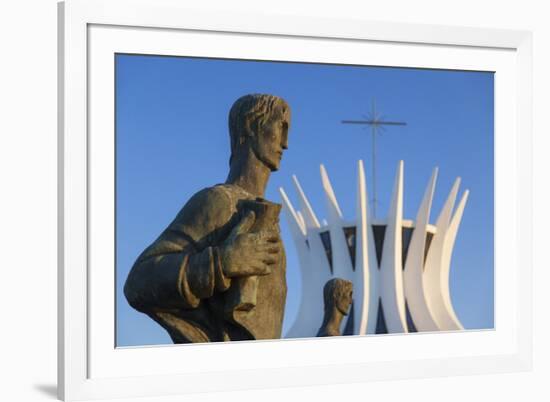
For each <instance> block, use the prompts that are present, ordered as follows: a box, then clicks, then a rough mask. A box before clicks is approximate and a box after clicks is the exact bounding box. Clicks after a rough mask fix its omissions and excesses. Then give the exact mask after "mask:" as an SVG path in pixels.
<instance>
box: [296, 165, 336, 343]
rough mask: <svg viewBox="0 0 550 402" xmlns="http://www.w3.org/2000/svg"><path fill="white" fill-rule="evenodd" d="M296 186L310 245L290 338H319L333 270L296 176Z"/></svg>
mask: <svg viewBox="0 0 550 402" xmlns="http://www.w3.org/2000/svg"><path fill="white" fill-rule="evenodd" d="M293 180H294V186H295V188H296V192H297V193H298V196H299V199H300V207H301V210H300V212H299V213H297V215H298V216H302V217H303V221H304V223H305V227H306V239H307V244H308V245H309V247H308V249H307V252H308V255H309V258H308V265H307V266H306V267H302V272H303V276H302V278H303V280H304V282H303V284H302V289H303V293H302V298H301V300H302V301H301V303H300V311H299V315H298V316H297V319H296V321H295V325H293V326H292V328H291V331H289V332H288V335H287V336H288V337H304V336H307V337H310V336H315V335H316V334H317V330H318V329H319V328H320V326H321V324H322V322H323V314H324V308H323V307H324V301H323V287H324V285H325V283H326V282H327V281H328V280H329V279H330V278H331V277H332V276H331V273H330V266H329V263H328V260H327V257H326V253H325V248H324V246H323V243H322V241H321V237H320V235H319V232H320V224H319V220H318V219H317V216H316V215H315V212H314V211H313V208H311V204H310V203H309V200H308V199H307V197H306V195H305V194H304V191H303V190H302V187H301V186H300V183H299V182H298V179H297V178H296V176H293Z"/></svg>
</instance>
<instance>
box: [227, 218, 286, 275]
mask: <svg viewBox="0 0 550 402" xmlns="http://www.w3.org/2000/svg"><path fill="white" fill-rule="evenodd" d="M255 219H256V215H255V214H254V212H253V211H249V212H248V213H247V214H246V215H245V217H244V218H243V219H242V220H241V221H240V222H239V223H238V224H237V226H235V227H234V228H233V230H232V231H231V233H230V235H229V236H228V238H227V240H226V241H225V242H224V244H223V245H222V247H221V258H222V269H223V273H224V275H225V276H227V277H229V278H231V277H239V276H253V275H267V274H270V273H271V269H272V268H273V266H274V265H275V264H276V263H277V262H278V261H279V254H280V251H281V246H280V243H279V236H278V235H277V233H273V232H268V231H262V232H258V233H248V231H249V230H250V228H251V227H252V225H253V224H254V221H255Z"/></svg>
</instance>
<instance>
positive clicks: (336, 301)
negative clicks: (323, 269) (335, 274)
mask: <svg viewBox="0 0 550 402" xmlns="http://www.w3.org/2000/svg"><path fill="white" fill-rule="evenodd" d="M323 297H324V301H325V311H326V310H329V309H332V307H336V309H337V310H338V311H340V313H342V314H343V315H348V312H349V307H350V305H351V302H352V297H353V283H351V282H350V281H347V280H345V279H340V278H334V279H331V280H330V281H328V282H327V283H326V284H325V287H324V288H323Z"/></svg>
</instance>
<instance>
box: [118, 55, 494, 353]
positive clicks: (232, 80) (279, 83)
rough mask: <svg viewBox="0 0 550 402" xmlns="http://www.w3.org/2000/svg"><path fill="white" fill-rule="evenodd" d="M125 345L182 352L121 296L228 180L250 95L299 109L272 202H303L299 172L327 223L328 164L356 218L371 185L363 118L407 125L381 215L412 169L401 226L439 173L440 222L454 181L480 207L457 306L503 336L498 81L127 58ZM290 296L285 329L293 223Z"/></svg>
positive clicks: (294, 296)
mask: <svg viewBox="0 0 550 402" xmlns="http://www.w3.org/2000/svg"><path fill="white" fill-rule="evenodd" d="M116 69H117V74H116V179H117V188H116V212H117V214H116V240H117V257H116V278H117V295H116V298H117V305H116V309H117V323H116V327H117V334H116V338H117V339H116V344H117V346H135V345H150V344H166V343H171V341H170V338H169V337H168V335H167V334H166V333H165V331H164V330H163V329H162V328H161V327H160V326H158V324H156V323H155V322H153V321H152V320H151V319H150V318H148V317H147V316H145V315H144V314H141V313H139V312H137V311H135V310H133V309H132V308H131V307H130V306H129V305H128V304H127V302H126V300H125V298H124V294H123V292H122V287H123V285H124V281H125V279H126V276H127V275H128V272H129V270H130V268H131V266H132V264H133V262H134V260H135V258H136V257H137V256H138V255H139V254H140V252H141V251H142V250H143V249H144V248H145V247H146V246H148V245H149V244H150V243H151V242H152V241H153V240H154V239H155V238H156V237H157V236H158V235H159V234H160V232H161V231H162V230H163V229H164V228H165V227H166V226H167V225H168V223H170V221H171V220H172V219H173V218H174V216H175V215H176V214H177V212H178V211H179V210H180V208H181V207H182V206H183V205H184V204H185V202H186V201H187V200H188V199H189V198H190V197H191V196H192V195H193V194H194V193H195V192H197V191H198V190H200V189H202V188H204V187H207V186H211V185H214V184H216V183H222V182H224V181H225V179H226V176H227V172H228V159H229V134H228V130H227V115H228V112H229V109H230V107H231V105H232V104H233V102H234V101H235V100H236V99H237V98H239V97H240V96H242V95H244V94H247V93H271V94H274V95H278V96H281V97H283V98H284V99H285V100H286V101H287V102H288V103H289V105H290V107H291V109H292V122H291V128H290V134H289V149H288V150H287V151H286V153H285V155H284V156H283V160H282V164H281V169H280V170H279V171H278V172H275V173H274V174H272V176H271V178H270V181H269V185H268V189H267V192H266V197H267V198H268V199H270V200H273V201H276V202H280V201H281V200H280V196H279V193H278V188H279V187H283V188H285V190H287V193H288V194H289V195H290V197H291V201H293V202H294V203H295V205H296V204H297V198H296V197H295V193H294V191H293V187H292V179H291V176H292V175H293V174H296V175H297V176H298V179H299V180H300V182H301V184H302V187H303V188H304V190H305V192H306V194H307V195H308V197H309V199H310V201H311V203H312V205H313V208H314V209H315V212H316V213H317V216H318V217H319V218H324V217H325V216H326V211H325V199H324V195H323V191H322V187H321V180H320V176H319V165H320V164H321V163H323V164H324V165H325V167H326V168H327V171H328V174H329V176H330V179H331V181H332V184H333V187H334V190H335V193H336V196H337V198H338V201H339V203H340V207H341V209H342V211H343V213H344V216H345V217H346V218H349V219H352V218H353V217H354V215H355V195H356V192H355V190H356V175H357V172H356V167H357V160H359V159H363V160H364V161H365V167H366V169H367V181H368V182H367V186H368V187H369V188H370V187H371V186H370V183H372V172H371V164H370V162H371V137H370V131H369V130H366V129H362V128H360V127H358V126H350V125H343V124H341V122H340V121H341V120H342V119H361V118H362V117H363V115H365V114H367V113H368V112H369V111H370V109H371V103H372V100H375V101H376V105H377V109H378V110H379V112H380V113H381V114H382V115H383V116H384V117H385V118H386V119H391V120H400V121H405V122H407V126H406V127H390V128H388V129H387V130H386V131H385V132H384V133H383V134H382V135H381V136H379V137H378V138H377V187H378V199H379V203H378V214H377V215H378V216H379V217H384V216H385V214H386V211H387V207H388V205H389V201H390V197H391V191H392V185H393V180H394V175H395V170H396V167H397V163H398V161H399V160H401V159H402V160H404V161H405V187H404V190H405V193H404V217H405V218H407V219H414V218H415V217H416V211H417V209H418V206H419V204H420V201H421V198H422V195H423V192H424V190H425V187H426V184H427V182H428V179H429V177H430V174H431V172H432V169H433V168H434V167H435V166H438V167H439V176H438V182H437V186H436V192H435V196H434V203H433V207H432V216H431V222H432V223H435V219H436V218H437V215H438V213H439V211H440V209H441V207H442V205H443V202H444V201H445V198H446V196H447V194H448V192H449V190H450V188H451V186H452V184H453V181H454V179H455V178H456V177H461V178H462V185H461V193H462V191H464V189H469V190H470V197H469V199H468V203H467V206H466V210H465V212H464V217H463V220H462V224H461V227H460V230H459V234H458V236H457V240H456V245H455V249H454V254H453V261H452V265H451V280H450V284H451V296H452V300H453V304H454V307H455V310H456V312H457V315H458V317H459V319H460V320H461V322H462V323H463V324H464V326H465V328H468V329H480V328H492V327H493V325H494V314H493V309H494V303H493V297H494V287H493V282H494V270H493V257H494V256H493V226H494V225H493V223H494V222H493V174H494V170H493V131H494V126H493V109H494V105H493V99H494V98H493V95H494V86H493V85H494V82H493V74H492V73H490V72H463V71H448V70H427V69H404V68H387V67H367V66H341V65H320V64H305V63H277V62H264V61H262V62H258V61H238V60H220V59H198V58H184V57H163V56H139V55H117V56H116ZM281 224H282V228H281V229H282V235H283V241H284V243H285V249H286V252H287V279H288V297H287V304H286V313H285V321H284V323H283V330H286V329H287V328H288V327H289V326H290V324H292V321H293V319H294V317H295V314H296V311H297V307H298V302H299V289H300V277H299V266H298V261H297V256H296V252H295V249H294V244H293V242H292V239H291V237H290V232H289V230H288V227H287V224H286V220H285V219H282V220H281Z"/></svg>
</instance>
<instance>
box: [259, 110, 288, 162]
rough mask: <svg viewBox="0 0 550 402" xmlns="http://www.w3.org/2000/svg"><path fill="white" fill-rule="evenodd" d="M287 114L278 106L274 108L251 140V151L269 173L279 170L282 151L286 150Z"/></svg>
mask: <svg viewBox="0 0 550 402" xmlns="http://www.w3.org/2000/svg"><path fill="white" fill-rule="evenodd" d="M289 120H290V119H289V117H288V113H286V114H285V113H284V112H283V110H282V107H281V106H280V105H277V106H275V108H274V110H273V112H272V113H271V116H270V117H269V118H268V119H267V120H266V121H265V122H264V124H263V125H262V126H261V127H260V128H259V130H258V132H257V133H256V135H255V136H254V137H253V139H252V149H253V151H254V153H255V155H256V157H257V158H258V159H259V160H260V161H262V162H263V163H265V165H266V166H267V167H269V169H271V171H275V170H278V169H279V166H280V164H281V158H282V157H283V150H285V149H287V148H288V128H289V126H290V121H289Z"/></svg>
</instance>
